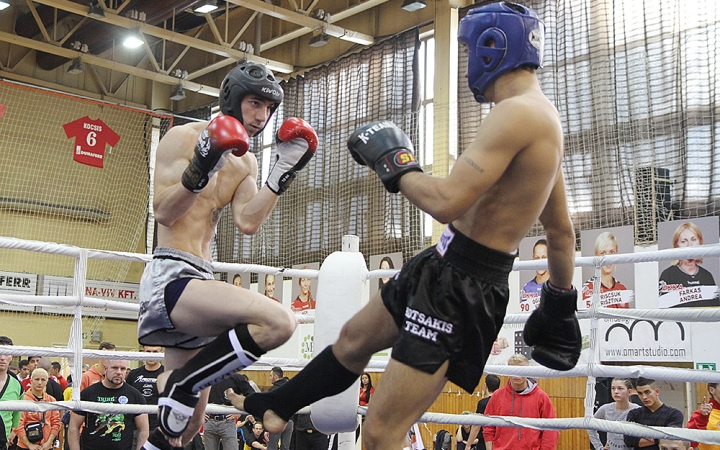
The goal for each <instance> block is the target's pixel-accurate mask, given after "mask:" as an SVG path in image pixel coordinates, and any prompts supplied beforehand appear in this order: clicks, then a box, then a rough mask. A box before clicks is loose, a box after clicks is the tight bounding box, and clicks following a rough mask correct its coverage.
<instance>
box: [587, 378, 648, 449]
mask: <svg viewBox="0 0 720 450" xmlns="http://www.w3.org/2000/svg"><path fill="white" fill-rule="evenodd" d="M632 387H633V385H632V381H630V379H629V378H613V380H612V382H611V383H610V391H611V393H612V398H613V400H614V402H613V403H607V404H605V405H602V406H601V407H600V408H598V410H597V411H595V418H596V419H605V420H617V421H621V422H623V421H625V420H626V419H627V415H628V412H629V411H630V410H632V409H636V408H640V406H638V405H636V404H635V403H630V392H631V391H632ZM588 435H590V444H591V445H592V448H593V449H594V450H603V449H605V448H610V449H613V450H615V449H617V450H629V449H628V447H626V446H625V442H624V441H623V435H622V434H616V433H608V434H607V442H606V444H605V445H603V443H602V441H601V440H600V435H599V434H598V432H597V431H595V430H588Z"/></svg>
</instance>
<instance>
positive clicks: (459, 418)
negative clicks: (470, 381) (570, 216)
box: [0, 237, 720, 444]
mask: <svg viewBox="0 0 720 450" xmlns="http://www.w3.org/2000/svg"><path fill="white" fill-rule="evenodd" d="M0 248H9V249H18V250H27V251H35V252H44V253H51V254H56V255H63V256H68V257H74V258H76V259H77V262H76V278H78V273H80V274H82V275H83V279H82V280H78V279H76V280H75V286H74V291H75V292H78V293H79V294H78V295H77V296H27V295H14V294H0V303H12V304H21V305H33V306H37V305H41V306H50V307H52V306H55V307H57V306H74V307H75V308H76V314H75V315H76V317H75V322H78V321H79V317H80V311H81V309H82V307H83V306H90V307H94V308H102V309H119V310H125V311H137V310H138V305H137V304H136V303H128V302H119V301H113V300H105V299H101V298H91V297H85V295H84V294H85V279H84V272H85V268H86V265H87V262H86V261H87V259H88V258H89V259H103V260H118V261H134V262H143V263H147V262H149V261H151V260H152V255H146V254H137V253H128V252H111V251H105V250H87V249H81V248H78V247H74V246H69V245H62V244H56V243H47V242H40V241H28V240H22V239H15V238H4V237H0ZM714 256H720V244H715V245H705V246H699V247H690V248H683V249H668V250H658V251H652V252H642V253H630V254H618V255H608V256H603V257H577V258H575V265H576V266H580V267H594V268H596V271H597V270H598V269H599V268H600V267H601V266H603V265H609V264H623V263H639V262H655V261H661V260H680V259H689V258H700V257H714ZM212 266H213V269H214V270H216V271H220V272H238V273H246V272H253V273H262V274H269V275H282V276H286V277H298V278H299V277H303V278H313V279H315V278H318V274H319V271H318V270H312V269H286V268H277V267H270V266H263V265H256V264H233V263H212ZM546 268H547V260H538V261H517V262H515V264H514V265H513V270H538V269H546ZM397 272H398V270H397V269H382V270H373V271H370V272H368V274H367V278H368V279H377V278H387V277H392V276H394V275H395V274H396V273H397ZM596 287H597V286H596ZM595 290H596V291H598V289H595ZM598 294H599V292H595V293H594V297H596V296H598ZM296 316H297V318H298V321H300V322H302V323H312V322H313V321H314V315H312V314H297V315H296ZM528 317H529V314H510V315H508V316H506V317H505V323H507V324H513V323H515V324H520V323H524V322H525V321H527V318H528ZM578 317H579V318H580V319H590V320H591V323H592V325H591V333H596V330H597V319H598V318H625V319H627V318H632V319H637V320H648V319H654V320H675V321H684V322H717V321H720V308H689V309H642V310H638V309H607V308H599V307H598V306H597V302H595V301H593V303H592V305H591V307H590V309H589V310H586V311H580V312H578ZM75 322H74V323H73V328H75V327H76V326H81V324H76V323H75ZM79 331H81V329H80V328H78V330H75V334H78V333H79ZM78 335H79V334H78ZM74 340H77V339H76V338H75V339H73V338H72V337H71V340H70V341H71V342H70V344H69V346H68V347H70V348H46V347H28V346H0V352H1V353H4V354H10V355H19V356H24V355H37V356H61V357H66V358H69V359H70V360H80V359H81V358H82V357H88V358H97V359H104V358H107V357H108V356H109V355H108V352H103V351H99V350H98V351H93V350H83V349H82V348H81V343H76V342H73V341H74ZM76 344H77V345H76ZM595 345H596V339H593V338H592V336H591V350H592V348H595V347H594V346H595ZM591 353H592V352H591ZM112 356H114V357H121V358H123V359H128V360H160V359H162V357H163V355H162V354H151V353H144V352H120V351H118V352H112ZM594 360H595V358H594V357H593V355H592V354H591V357H590V360H589V363H588V364H585V365H578V366H576V367H575V368H574V369H572V370H570V371H567V372H559V371H555V370H551V369H547V368H545V367H541V366H529V367H524V366H500V365H488V366H485V373H492V374H497V375H504V376H512V375H519V376H529V377H538V378H555V377H560V376H564V377H568V376H571V377H588V386H587V393H586V399H585V400H586V401H585V403H586V408H585V417H582V418H569V419H567V418H566V419H528V418H518V417H495V416H493V417H488V416H482V415H453V414H441V413H425V414H423V416H422V417H421V419H420V420H419V421H421V422H436V423H447V424H473V425H488V426H515V427H531V428H538V429H553V430H564V429H570V428H584V429H593V430H597V431H606V432H613V433H618V434H627V435H632V436H640V437H648V438H653V439H662V438H668V439H682V440H693V441H700V442H706V443H710V444H720V433H717V432H715V431H703V430H689V429H682V428H667V427H647V426H643V425H638V424H634V423H628V422H613V421H606V420H600V419H595V418H594V417H592V402H593V400H594V384H595V382H594V381H595V377H639V376H645V377H649V378H654V379H660V380H668V381H680V382H696V383H698V382H714V383H717V382H720V373H718V372H713V371H705V370H693V369H678V368H669V367H653V366H605V365H602V364H599V363H596V362H594ZM307 362H308V361H307V360H296V359H288V358H267V357H263V358H261V359H260V360H259V361H258V362H257V363H256V364H255V365H256V366H260V367H262V366H267V367H270V366H282V367H286V368H289V369H300V368H302V367H304V366H305V365H306V364H307ZM386 364H387V363H386V362H384V361H371V362H370V363H369V364H368V369H370V370H373V369H375V370H382V369H384V368H385V366H386ZM74 369H75V370H74V372H75V371H77V372H78V374H79V367H74ZM73 376H75V373H74V374H73ZM73 397H74V398H73V401H69V402H54V403H36V402H31V401H24V400H18V401H9V402H2V403H0V409H2V410H7V411H47V410H51V409H64V410H67V409H80V410H85V411H91V412H109V413H116V412H117V413H121V412H122V413H152V412H156V411H157V408H156V407H155V406H154V405H119V404H108V403H94V402H84V401H80V400H79V397H76V396H75V393H74V395H73ZM207 412H208V413H209V414H233V413H236V412H237V410H236V409H234V408H232V407H227V406H221V405H208V408H207ZM358 413H360V414H364V413H365V408H362V407H361V408H358Z"/></svg>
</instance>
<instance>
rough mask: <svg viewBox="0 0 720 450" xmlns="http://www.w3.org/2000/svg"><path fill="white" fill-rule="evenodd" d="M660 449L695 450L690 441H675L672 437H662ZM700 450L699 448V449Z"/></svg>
mask: <svg viewBox="0 0 720 450" xmlns="http://www.w3.org/2000/svg"><path fill="white" fill-rule="evenodd" d="M658 445H659V446H660V450H693V447H690V442H688V441H679V440H678V441H674V440H671V439H660V443H659V444H658ZM698 450H699V449H698Z"/></svg>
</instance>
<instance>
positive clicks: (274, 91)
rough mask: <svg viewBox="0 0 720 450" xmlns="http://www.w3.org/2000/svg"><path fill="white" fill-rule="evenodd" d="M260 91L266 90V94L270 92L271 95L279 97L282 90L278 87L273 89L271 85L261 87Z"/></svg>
mask: <svg viewBox="0 0 720 450" xmlns="http://www.w3.org/2000/svg"><path fill="white" fill-rule="evenodd" d="M260 91H261V92H264V93H265V94H270V95H272V96H273V97H278V96H279V95H280V92H278V90H277V89H272V88H269V87H262V88H261V89H260Z"/></svg>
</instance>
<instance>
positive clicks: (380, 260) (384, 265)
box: [369, 252, 403, 296]
mask: <svg viewBox="0 0 720 450" xmlns="http://www.w3.org/2000/svg"><path fill="white" fill-rule="evenodd" d="M402 264H403V255H402V253H401V252H398V253H387V254H384V255H371V256H370V268H369V269H370V270H389V269H400V268H401V267H402ZM388 280H389V278H378V279H376V280H371V281H372V284H371V285H370V286H371V288H370V291H371V292H370V296H373V295H374V294H375V291H377V290H379V289H382V287H383V286H384V285H385V283H387V282H388Z"/></svg>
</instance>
